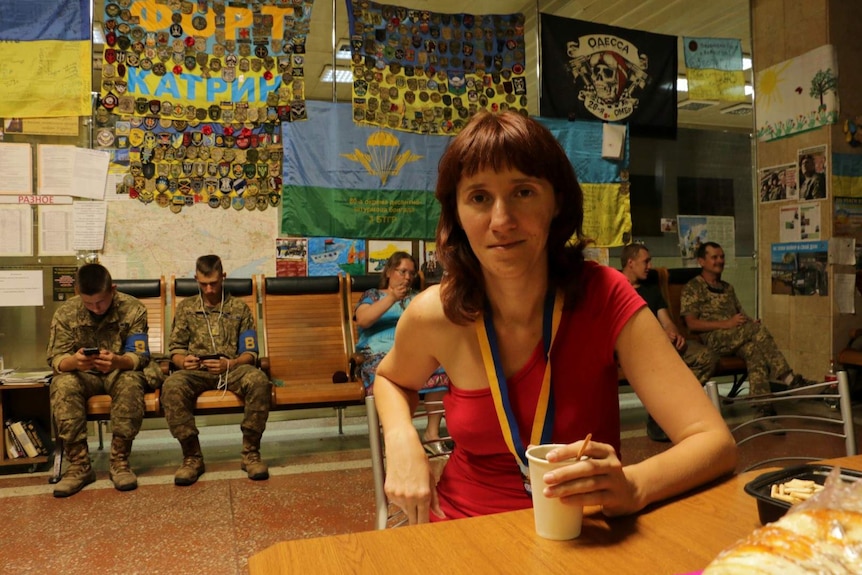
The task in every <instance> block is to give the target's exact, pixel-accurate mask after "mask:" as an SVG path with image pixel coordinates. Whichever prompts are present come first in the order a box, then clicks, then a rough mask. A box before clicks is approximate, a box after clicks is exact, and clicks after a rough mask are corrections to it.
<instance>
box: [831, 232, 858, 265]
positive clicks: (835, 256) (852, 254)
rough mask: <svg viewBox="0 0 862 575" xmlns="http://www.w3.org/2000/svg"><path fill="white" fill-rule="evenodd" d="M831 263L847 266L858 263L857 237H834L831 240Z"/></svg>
mask: <svg viewBox="0 0 862 575" xmlns="http://www.w3.org/2000/svg"><path fill="white" fill-rule="evenodd" d="M829 263H830V264H838V265H845V266H855V265H856V238H832V239H830V240H829Z"/></svg>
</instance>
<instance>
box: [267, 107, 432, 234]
mask: <svg viewBox="0 0 862 575" xmlns="http://www.w3.org/2000/svg"><path fill="white" fill-rule="evenodd" d="M308 110H309V119H308V120H307V121H305V122H293V123H285V124H283V125H282V139H283V146H284V163H283V175H282V178H283V191H282V217H281V233H282V234H284V235H298V236H345V237H355V236H357V235H360V236H365V237H372V238H392V239H427V238H431V237H434V233H435V231H436V228H437V220H438V218H439V215H440V208H439V204H438V203H437V200H436V199H434V194H433V190H434V186H435V183H436V181H437V163H438V162H439V160H440V157H441V156H442V155H443V151H444V150H445V148H446V145H447V144H448V143H449V138H447V137H444V136H429V135H419V134H409V133H401V132H395V131H393V130H389V129H384V128H379V127H374V126H362V125H357V124H354V122H353V117H352V110H351V105H350V104H346V103H345V104H332V103H327V102H314V101H309V102H308Z"/></svg>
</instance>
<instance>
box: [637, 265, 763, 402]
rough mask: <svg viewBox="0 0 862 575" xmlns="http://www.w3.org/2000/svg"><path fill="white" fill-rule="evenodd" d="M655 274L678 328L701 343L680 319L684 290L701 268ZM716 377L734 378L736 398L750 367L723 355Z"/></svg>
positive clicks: (656, 269)
mask: <svg viewBox="0 0 862 575" xmlns="http://www.w3.org/2000/svg"><path fill="white" fill-rule="evenodd" d="M650 271H651V272H653V271H654V272H655V273H656V275H657V278H658V282H659V286H660V287H661V290H662V295H663V296H664V299H665V301H666V302H667V306H668V312H669V313H670V316H671V318H672V319H673V322H674V323H675V324H676V328H677V329H678V330H679V332H680V333H681V334H682V335H683V337H685V338H686V339H690V340H693V341H698V342H700V338H699V337H698V336H697V334H693V333H691V332H690V331H689V329H688V326H687V325H686V324H685V321H684V320H683V319H682V317H680V314H679V312H680V297H681V296H682V288H683V287H684V286H685V284H686V283H688V282H689V280H691V279H692V278H694V277H696V276H698V275H700V268H661V267H657V268H653V270H650ZM713 376H715V377H724V376H727V377H732V378H733V385H732V386H731V389H730V391H729V392H728V394H727V395H728V396H729V397H736V395H738V394H739V391H740V389H741V388H742V384H743V383H744V382H745V380H746V379H747V378H748V367H747V366H746V365H745V360H744V359H742V358H741V357H737V356H735V355H722V356H721V357H720V358H719V360H718V365H717V366H716V368H715V373H713Z"/></svg>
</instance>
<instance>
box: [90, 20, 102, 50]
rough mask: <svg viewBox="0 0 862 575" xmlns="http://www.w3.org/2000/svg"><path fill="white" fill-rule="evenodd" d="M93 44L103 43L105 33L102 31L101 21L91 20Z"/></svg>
mask: <svg viewBox="0 0 862 575" xmlns="http://www.w3.org/2000/svg"><path fill="white" fill-rule="evenodd" d="M93 44H98V45H102V46H104V45H105V33H104V32H102V23H101V22H93Z"/></svg>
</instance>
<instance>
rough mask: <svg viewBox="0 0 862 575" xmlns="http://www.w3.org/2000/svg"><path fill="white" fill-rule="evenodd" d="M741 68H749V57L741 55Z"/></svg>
mask: <svg viewBox="0 0 862 575" xmlns="http://www.w3.org/2000/svg"><path fill="white" fill-rule="evenodd" d="M742 69H743V70H751V58H749V57H747V56H743V57H742Z"/></svg>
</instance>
